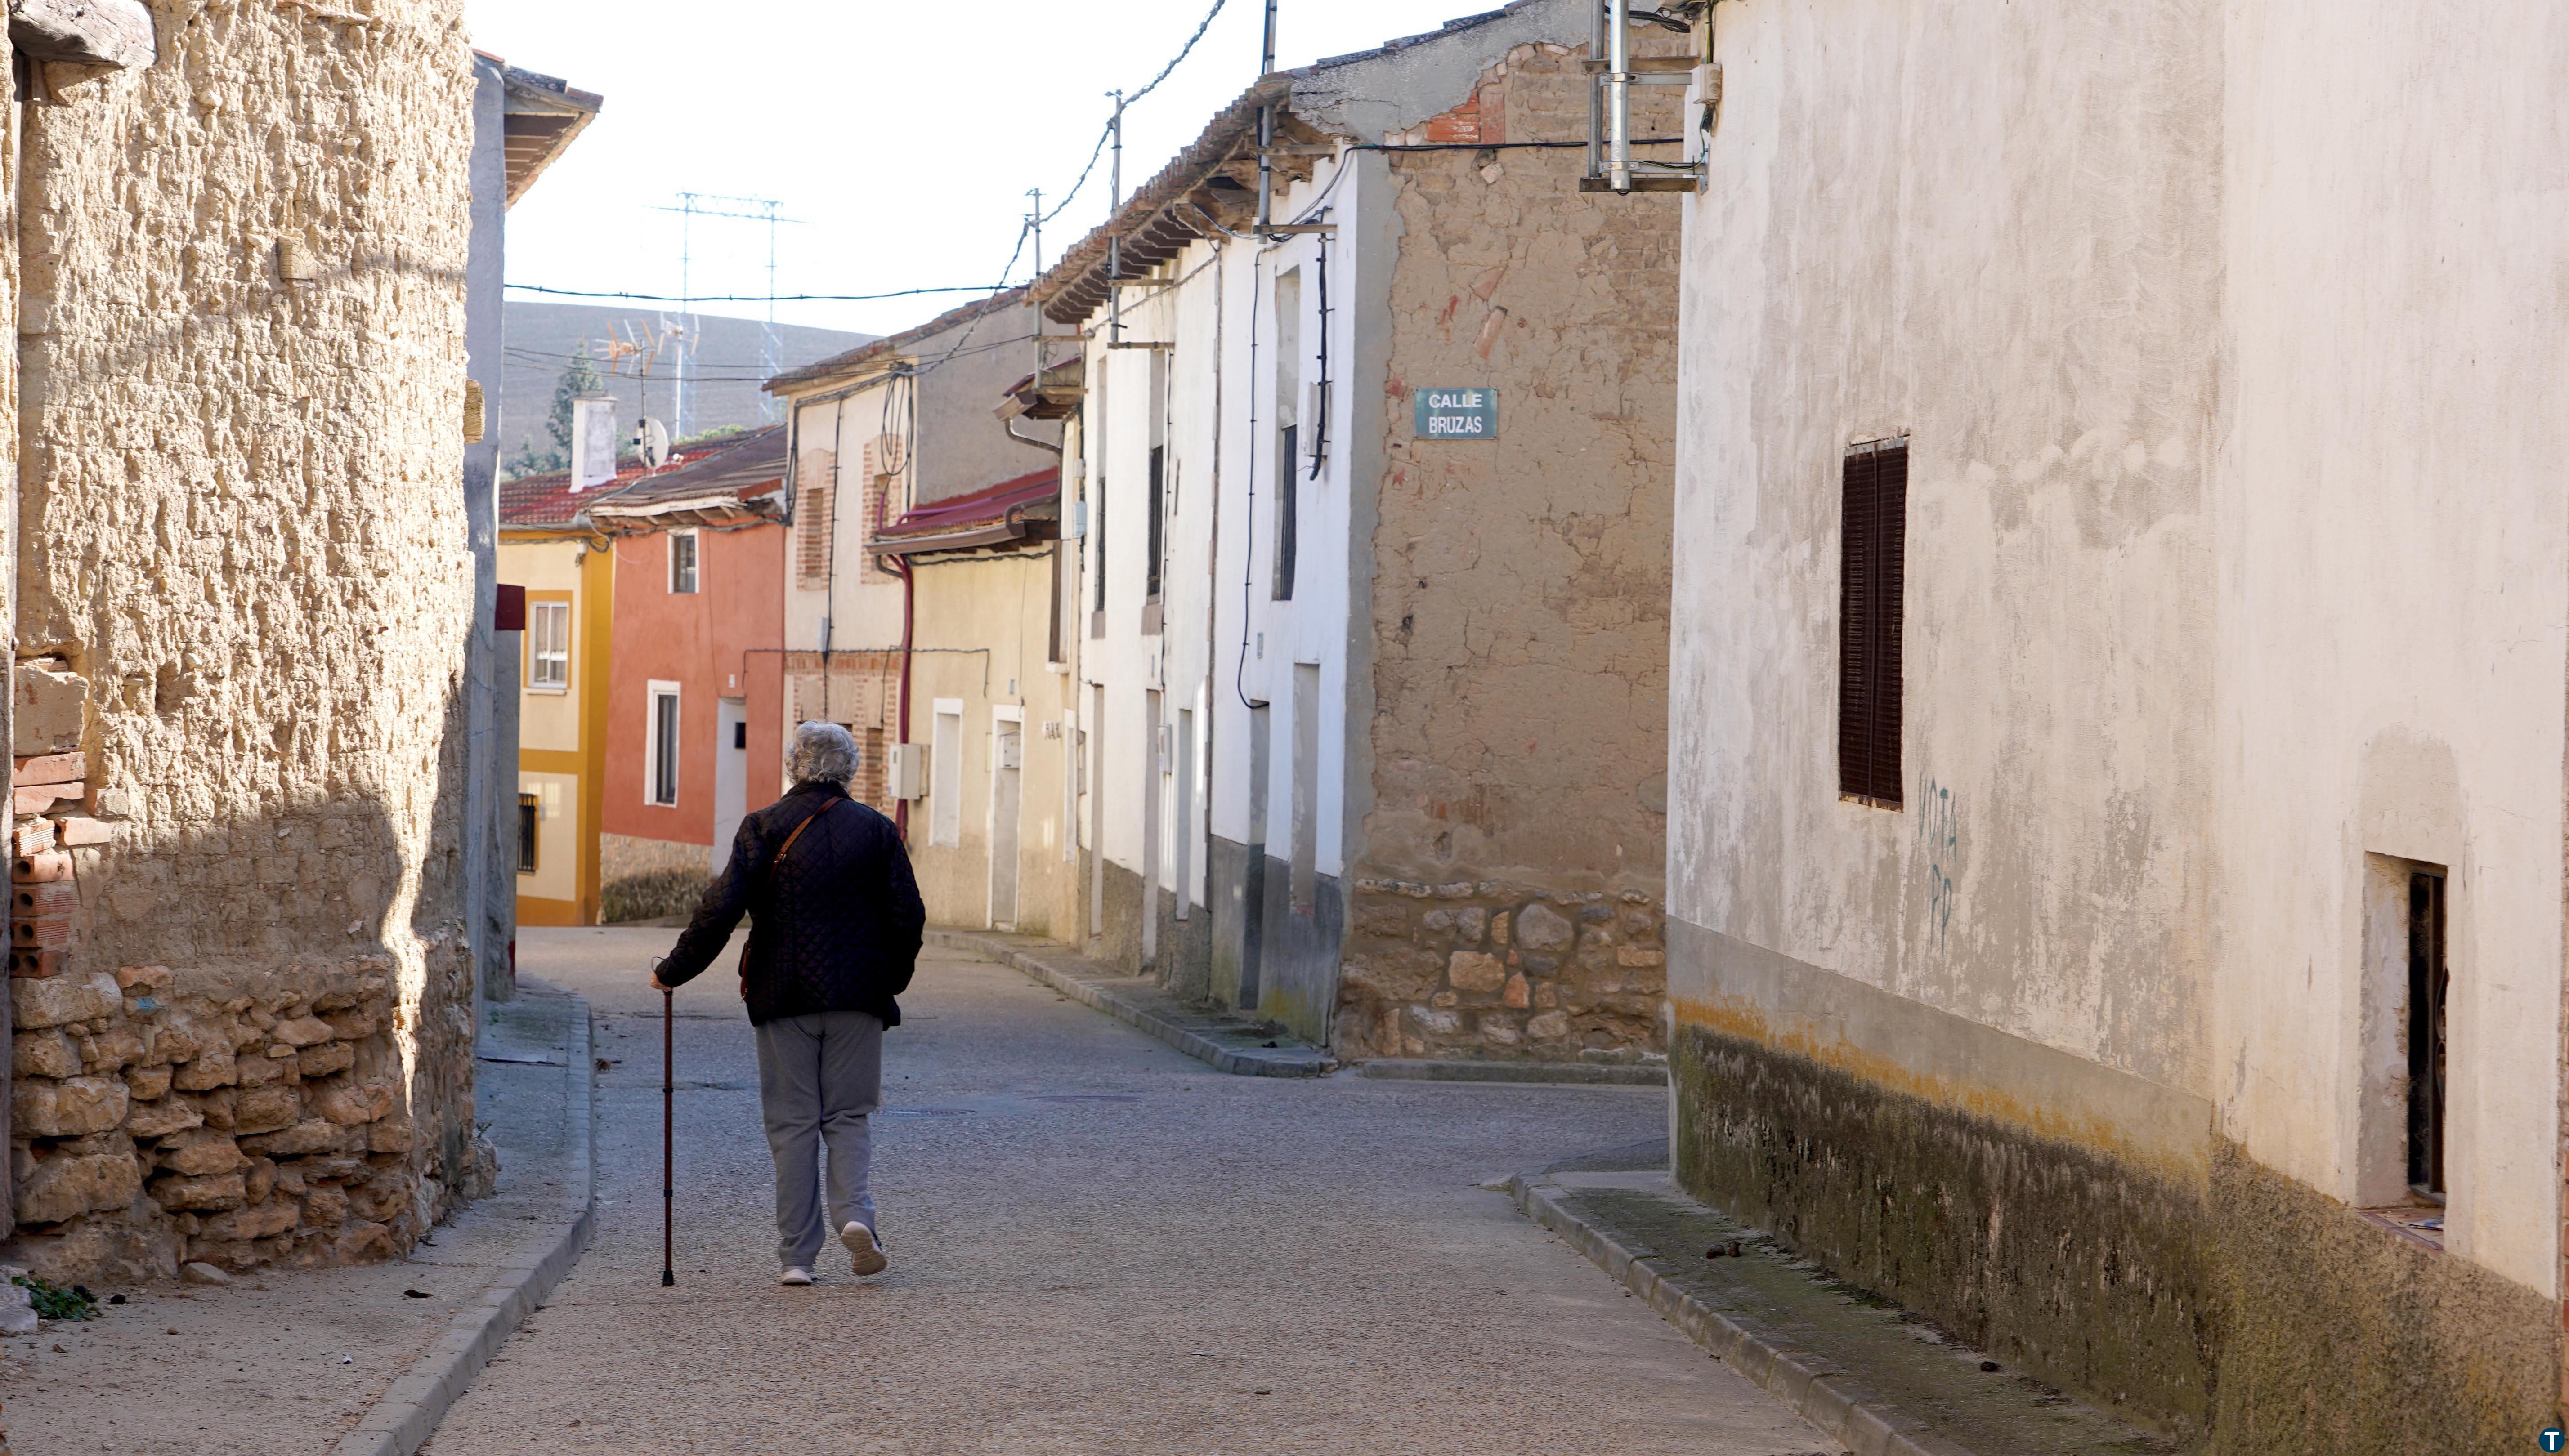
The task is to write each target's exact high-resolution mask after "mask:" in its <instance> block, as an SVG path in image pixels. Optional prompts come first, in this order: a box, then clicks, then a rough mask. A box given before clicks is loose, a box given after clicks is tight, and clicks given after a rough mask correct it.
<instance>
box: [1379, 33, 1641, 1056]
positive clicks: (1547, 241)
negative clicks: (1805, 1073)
mask: <svg viewBox="0 0 2569 1456" xmlns="http://www.w3.org/2000/svg"><path fill="white" fill-rule="evenodd" d="M1635 39H1636V41H1637V43H1638V44H1640V45H1641V46H1642V48H1643V49H1644V50H1645V51H1647V52H1650V53H1653V54H1659V53H1672V52H1676V51H1681V50H1682V48H1683V45H1684V42H1683V41H1682V40H1681V39H1680V38H1678V37H1675V36H1668V37H1665V38H1664V40H1663V41H1662V40H1658V39H1648V40H1646V39H1645V38H1644V37H1642V36H1641V35H1639V34H1638V33H1637V35H1636V37H1635ZM1582 54H1583V52H1582V51H1581V50H1579V49H1566V48H1563V47H1559V46H1537V45H1529V46H1520V47H1517V48H1516V49H1515V50H1514V51H1512V52H1511V53H1510V54H1509V55H1508V56H1507V58H1506V59H1505V60H1504V61H1503V62H1502V63H1500V64H1499V65H1496V66H1493V67H1491V68H1490V70H1489V71H1488V72H1487V73H1486V74H1484V75H1483V77H1482V78H1481V81H1480V84H1479V85H1478V86H1477V87H1475V89H1474V91H1473V94H1472V96H1471V97H1470V98H1469V99H1468V100H1467V101H1466V102H1464V103H1463V104H1461V105H1460V106H1457V107H1456V108H1455V109H1453V110H1451V111H1448V112H1446V113H1444V114H1442V115H1440V116H1438V117H1435V118H1433V119H1431V120H1430V121H1428V122H1427V123H1425V124H1423V125H1422V126H1420V127H1418V128H1415V129H1413V130H1412V131H1411V132H1410V133H1408V134H1406V135H1404V136H1403V137H1401V138H1398V139H1394V140H1399V141H1407V142H1446V141H1460V142H1481V143H1485V144H1486V143H1493V142H1497V141H1501V140H1507V141H1515V142H1526V141H1569V140H1577V139H1580V138H1583V137H1585V136H1586V135H1587V78H1586V76H1585V75H1584V74H1583V73H1582V72H1581V71H1580V69H1579V63H1580V59H1581V56H1582ZM1681 95H1682V93H1681V92H1680V91H1679V90H1678V89H1677V88H1673V87H1666V88H1645V89H1643V90H1641V91H1640V92H1639V93H1637V95H1636V98H1635V108H1634V127H1635V132H1636V134H1637V135H1640V136H1673V135H1675V134H1676V133H1677V131H1678V130H1679V127H1680V123H1679V119H1678V116H1677V112H1678V109H1679V99H1680V97H1681ZM1502 118H1504V127H1502V125H1501V121H1502ZM1648 155H1650V156H1653V157H1657V156H1665V157H1667V158H1669V159H1670V160H1674V159H1675V158H1676V157H1677V156H1678V155H1679V154H1678V153H1677V150H1676V149H1674V148H1666V149H1658V150H1654V151H1652V152H1651V153H1649V154H1648ZM1584 161H1585V159H1584V156H1583V154H1582V153H1581V152H1580V151H1578V150H1576V149H1560V150H1531V149H1529V150H1519V151H1492V152H1427V153H1412V154H1405V155H1394V156H1393V157H1392V158H1391V160H1390V171H1391V177H1392V185H1393V189H1394V194H1395V198H1396V201H1397V205H1398V207H1399V211H1400V221H1401V229H1402V242H1401V248H1402V251H1401V257H1400V263H1399V266H1398V269H1397V271H1396V273H1395V275H1394V278H1393V281H1392V291H1391V311H1392V316H1393V334H1392V358H1391V373H1390V377H1389V378H1388V379H1386V380H1384V381H1382V384H1381V387H1382V388H1383V389H1384V390H1385V391H1386V392H1387V394H1388V395H1389V401H1388V402H1389V405H1390V409H1389V410H1388V412H1387V415H1386V419H1387V439H1386V441H1385V445H1386V450H1387V457H1388V459H1387V466H1386V472H1385V477H1384V479H1383V480H1382V482H1381V487H1380V491H1379V493H1378V501H1379V505H1380V512H1381V514H1380V524H1379V527H1378V528H1377V530H1376V532H1375V536H1374V541H1375V560H1374V581H1373V601H1372V616H1373V624H1374V637H1373V656H1374V663H1373V686H1374V696H1375V708H1376V710H1375V715H1374V719H1373V723H1372V735H1373V744H1372V750H1373V760H1374V768H1373V787H1374V803H1373V805H1372V807H1371V809H1370V810H1369V811H1368V813H1367V815H1366V817H1365V823H1364V835H1363V844H1364V846H1365V850H1364V858H1363V860H1362V861H1361V862H1360V863H1359V864H1358V865H1357V866H1355V867H1354V869H1353V874H1352V876H1351V881H1350V884H1351V900H1350V905H1349V907H1348V920H1349V930H1348V938H1347V954H1346V959H1345V964H1344V970H1343V973H1342V975H1341V977H1340V996H1339V1013H1338V1025H1337V1034H1338V1038H1339V1043H1340V1045H1341V1046H1342V1047H1343V1048H1344V1049H1345V1051H1346V1052H1347V1054H1348V1055H1350V1056H1358V1057H1361V1056H1492V1057H1541V1058H1547V1059H1559V1058H1564V1057H1572V1056H1581V1057H1587V1058H1590V1059H1601V1058H1603V1059H1631V1058H1640V1057H1650V1056H1656V1055H1658V1054H1660V1053H1662V1052H1663V1051H1664V1050H1665V1048H1664V1045H1663V1041H1662V1032H1661V1030H1660V1026H1659V1019H1658V1005H1659V1002H1660V999H1661V997H1662V995H1663V994H1664V991H1665V985H1666V981H1665V969H1664V964H1663V958H1662V954H1661V951H1660V948H1659V924H1660V898H1661V895H1662V890H1663V885H1664V876H1663V856H1664V847H1665V838H1666V820H1665V812H1666V804H1665V799H1666V790H1665V777H1664V769H1665V764H1666V761H1667V755H1666V715H1667V660H1668V591H1669V557H1668V549H1667V543H1668V532H1669V529H1670V519H1671V512H1672V502H1673V491H1674V480H1675V446H1674V431H1675V422H1674V417H1675V408H1676V318H1677V268H1676V262H1677V247H1678V236H1677V221H1678V207H1679V201H1678V199H1677V198H1676V197H1673V196H1667V195H1642V196H1630V197H1615V196H1611V195H1604V194H1597V193H1582V192H1580V191H1579V190H1578V181H1577V180H1578V177H1579V173H1580V171H1581V169H1582V167H1583V166H1584ZM1461 384H1477V385H1490V386H1495V387H1496V388H1497V390H1498V393H1499V435H1498V439H1497V441H1496V442H1495V443H1490V444H1481V443H1472V444H1464V443H1453V442H1442V441H1439V442H1422V441H1417V440H1414V439H1413V438H1412V428H1411V427H1412V415H1411V408H1410V401H1409V392H1410V390H1411V389H1412V388H1413V387H1425V386H1431V385H1461ZM1529 930H1531V934H1529V933H1528V931H1529Z"/></svg>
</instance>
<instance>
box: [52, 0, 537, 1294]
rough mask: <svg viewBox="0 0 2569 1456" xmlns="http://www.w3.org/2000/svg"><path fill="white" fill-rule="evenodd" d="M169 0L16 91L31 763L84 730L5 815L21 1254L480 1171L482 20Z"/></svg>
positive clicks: (238, 1248) (330, 1206)
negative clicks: (466, 681) (475, 362)
mask: <svg viewBox="0 0 2569 1456" xmlns="http://www.w3.org/2000/svg"><path fill="white" fill-rule="evenodd" d="M154 10H155V13H156V16H157V19H158V22H159V25H160V28H161V60H160V62H159V64H158V65H156V66H154V67H152V68H150V69H149V70H145V71H140V72H135V73H127V74H121V75H114V76H110V77H106V78H102V79H96V80H90V81H87V82H83V83H81V84H78V85H70V86H66V87H65V88H64V89H63V90H62V91H61V94H60V95H59V97H58V99H57V101H56V102H55V103H53V104H39V105H36V106H33V107H30V108H27V109H26V110H25V111H24V112H23V114H22V115H23V119H24V126H25V129H26V151H25V157H26V177H25V188H24V193H23V195H24V198H25V215H24V217H23V223H22V227H21V231H20V238H21V242H22V246H23V248H24V250H25V251H24V258H23V265H24V280H25V315H24V317H23V319H22V328H21V331H20V347H21V361H22V364H23V367H24V370H25V386H26V387H25V391H24V395H23V401H24V403H23V409H22V413H21V421H22V424H23V427H24V429H25V431H26V432H27V434H26V439H25V441H24V450H23V452H22V455H21V459H22V460H23V462H24V467H23V468H24V476H23V479H22V484H21V490H22V508H21V511H20V516H19V521H18V526H19V529H20V531H21V533H22V538H21V541H20V546H19V552H18V558H19V564H20V568H21V571H22V572H23V578H22V583H21V586H20V590H19V602H18V621H17V629H18V635H19V639H20V648H19V652H20V657H21V661H22V664H26V663H28V662H29V659H45V660H46V662H47V663H48V664H50V665H46V666H41V667H40V666H36V665H22V666H21V667H20V669H19V673H18V681H19V684H20V686H21V692H20V693H19V698H18V708H17V715H18V721H17V725H16V744H15V747H16V749H17V751H18V753H19V754H20V755H21V756H22V757H35V756H51V755H53V754H54V753H55V752H56V751H58V750H68V751H71V752H72V753H74V754H76V755H77V757H76V758H73V759H69V760H57V762H58V763H60V764H64V765H68V773H69V778H68V781H67V782H66V783H65V784H64V785H63V792H64V793H66V794H68V796H69V797H68V798H65V799H61V800H59V801H56V795H55V793H54V792H52V791H46V792H42V793H38V794H35V795H33V796H30V795H27V794H22V795H20V796H19V798H18V802H17V804H16V806H15V807H16V809H17V810H18V811H19V814H18V826H17V831H16V837H17V842H16V843H15V844H14V845H13V850H15V851H16V852H17V860H16V863H17V866H18V878H19V879H20V881H21V882H22V883H21V884H20V885H19V886H18V889H19V891H20V892H21V895H22V900H21V906H20V908H21V910H24V911H26V915H25V917H24V918H23V919H22V922H21V923H20V925H18V926H16V927H13V928H15V929H16V931H17V935H16V938H17V939H19V940H20V941H22V942H23V941H26V940H29V939H36V940H41V941H46V942H50V943H51V944H52V947H53V948H54V949H55V950H56V951H57V952H58V953H56V954H54V955H51V956H45V955H37V956H33V957H28V956H22V957H21V958H20V961H19V964H18V965H17V967H16V968H17V969H19V970H20V971H21V972H22V974H21V975H20V976H18V977H17V978H15V979H14V980H13V991H14V995H13V998H12V1000H13V1005H14V1009H15V1013H16V1017H17V1032H16V1036H15V1039H14V1051H15V1055H16V1059H17V1060H16V1075H15V1085H14V1088H13V1094H14V1095H13V1107H14V1111H15V1114H16V1128H15V1138H14V1145H13V1148H12V1157H13V1163H14V1167H15V1172H16V1209H15V1212H16V1214H17V1217H18V1220H19V1229H18V1236H17V1245H16V1252H15V1254H14V1255H13V1256H12V1257H13V1258H15V1259H17V1260H18V1262H21V1263H24V1264H28V1265H30V1266H32V1267H34V1268H35V1269H37V1270H39V1271H41V1272H45V1273H49V1274H57V1275H71V1276H91V1277H98V1276H116V1277H129V1278H131V1277H145V1276H151V1275H155V1274H159V1275H167V1274H171V1273H172V1272H173V1271H174V1270H175V1268H176V1266H177V1264H178V1263H179V1262H180V1261H182V1260H187V1259H205V1260H211V1261H213V1262H216V1263H219V1264H225V1265H230V1266H234V1267H240V1266H247V1265H255V1264H262V1263H270V1262H276V1261H296V1262H335V1261H345V1260H353V1259H371V1258H381V1257H387V1256H391V1255H394V1254H398V1253H400V1252H402V1251H404V1250H407V1249H408V1248H409V1247H410V1246H411V1245H412V1243H413V1242H415V1241H416V1240H417V1239H418V1238H419V1236H420V1235H421V1233H422V1232H423V1231H424V1230H425V1229H426V1228H427V1227H428V1225H429V1224H430V1223H431V1222H432V1221H433V1220H435V1219H438V1218H440V1217H442V1216H443V1215H444V1214H445V1213H446V1212H447V1211H448V1210H449V1209H450V1208H451V1207H452V1206H453V1204H454V1203H455V1201H456V1200H457V1198H458V1197H459V1196H461V1195H462V1194H463V1193H464V1192H466V1191H467V1190H469V1189H470V1188H472V1187H474V1186H476V1185H478V1184H480V1183H482V1182H484V1181H485V1180H486V1179H487V1176H488V1173H489V1171H490V1169H489V1160H488V1157H487V1151H482V1152H477V1151H476V1149H475V1147H474V1145H473V1143H472V1136H471V1129H472V1109H473V1103H472V1061H471V1052H472V1048H471V1040H472V1004H473V1002H472V984H471V972H472V965H471V961H470V958H469V955H468V951H467V944H466V939H465V927H464V925H463V923H462V893H461V892H462V887H461V884H460V876H461V866H460V865H459V863H458V853H457V845H458V841H459V833H458V831H459V828H460V824H461V817H462V809H463V792H464V786H463V782H462V777H463V771H464V763H463V759H462V746H463V735H462V733H461V732H460V731H458V730H459V728H460V726H461V717H460V714H461V707H460V703H461V687H462V674H463V668H464V661H465V635H466V630H467V625H468V623H469V622H470V620H471V616H470V613H471V610H472V582H473V572H472V560H471V557H470V554H469V552H468V550H467V547H466V540H465V520H464V509H463V502H462V500H461V496H460V492H459V490H458V488H457V482H458V480H459V479H460V472H461V470H462V449H463V441H462V422H463V385H464V372H465V369H464V267H465V260H466V251H467V236H468V217H467V205H468V192H469V187H468V177H467V170H468V164H469V158H470V143H471V125H472V101H473V82H472V78H471V75H470V73H469V69H468V66H467V54H468V53H467V50H466V45H465V37H464V34H463V32H462V29H461V13H462V6H461V5H460V3H457V0H382V3H379V4H376V5H374V6H372V7H371V11H372V18H371V20H368V21H364V22H359V21H354V20H336V19H328V18H325V17H323V16H321V15H319V14H317V13H315V12H313V11H311V10H309V9H289V8H280V7H272V6H229V5H195V4H180V3H174V0H165V3H159V4H156V5H155V6H154ZM56 79H57V80H68V79H69V78H62V77H57V78H56ZM35 772H36V773H39V774H41V773H43V772H45V771H44V770H42V769H37V770H35ZM54 772H64V770H63V769H59V768H58V769H56V770H54ZM47 814H50V815H51V817H50V818H47V817H44V816H45V815H47ZM64 841H67V842H68V843H67V844H64V843H62V842H64ZM65 877H68V878H65ZM66 885H68V886H70V887H73V888H74V890H75V894H73V895H71V896H68V897H66V896H64V895H63V894H62V893H61V891H60V890H59V889H57V888H56V887H61V886H66ZM39 893H41V894H42V896H43V900H42V902H41V903H37V901H38V895H39Z"/></svg>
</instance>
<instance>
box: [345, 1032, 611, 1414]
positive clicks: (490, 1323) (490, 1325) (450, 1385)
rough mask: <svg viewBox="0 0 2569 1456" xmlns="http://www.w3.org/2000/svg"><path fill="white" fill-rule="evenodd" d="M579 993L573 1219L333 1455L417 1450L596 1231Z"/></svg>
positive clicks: (517, 1265) (486, 1296)
mask: <svg viewBox="0 0 2569 1456" xmlns="http://www.w3.org/2000/svg"><path fill="white" fill-rule="evenodd" d="M570 1000H571V1015H570V1040H569V1055H568V1056H567V1057H565V1058H564V1060H565V1062H566V1063H567V1065H566V1066H565V1067H564V1069H563V1071H564V1075H565V1076H566V1077H567V1078H568V1079H569V1082H570V1089H569V1090H570V1094H571V1095H570V1096H569V1097H568V1098H567V1099H566V1100H567V1101H568V1103H569V1112H570V1146H571V1154H570V1177H569V1180H568V1182H569V1189H568V1193H567V1197H566V1198H565V1200H564V1202H565V1204H566V1205H567V1208H566V1210H565V1212H566V1213H567V1214H568V1215H569V1217H568V1219H567V1220H566V1221H565V1222H564V1223H563V1224H561V1226H560V1227H559V1228H557V1229H556V1230H554V1231H553V1235H552V1237H551V1238H550V1239H549V1240H547V1241H546V1242H545V1245H544V1247H542V1248H540V1249H535V1250H530V1251H528V1252H527V1253H524V1254H521V1255H518V1256H516V1257H515V1258H513V1259H510V1260H509V1261H508V1262H507V1263H506V1264H505V1265H504V1266H503V1267H504V1268H505V1269H507V1271H508V1273H507V1274H505V1275H503V1276H502V1278H501V1279H500V1281H499V1282H498V1283H495V1284H493V1285H491V1287H489V1288H488V1289H485V1290H483V1292H482V1297H481V1300H480V1301H479V1302H478V1303H477V1304H475V1305H474V1306H473V1307H471V1308H467V1309H463V1310H460V1311H458V1312H457V1313H456V1315H455V1318H454V1319H453V1320H451V1321H450V1322H449V1323H448V1324H447V1327H446V1333H445V1334H443V1335H441V1336H439V1337H438V1340H437V1342H436V1343H435V1344H433V1345H430V1346H429V1347H428V1351H427V1353H425V1354H423V1355H421V1356H420V1357H419V1359H418V1360H417V1361H416V1362H414V1363H413V1364H412V1365H411V1367H410V1372H409V1373H408V1374H406V1375H404V1376H402V1377H401V1378H400V1379H398V1380H395V1381H394V1382H393V1383H392V1385H391V1387H390V1388H389V1389H387V1390H385V1391H384V1393H383V1396H382V1398H381V1399H379V1400H377V1401H376V1402H375V1404H374V1407H373V1408H372V1409H370V1410H368V1411H367V1412H366V1415H365V1418H364V1419H363V1420H361V1421H359V1422H358V1423H357V1428H356V1429H355V1430H353V1431H351V1432H349V1433H348V1434H347V1435H346V1436H345V1437H343V1438H342V1439H341V1440H340V1442H339V1444H338V1446H337V1447H336V1448H335V1449H334V1450H333V1452H332V1456H415V1453H416V1452H417V1451H418V1450H419V1448H420V1447H421V1446H422V1445H424V1444H426V1443H427V1441H428V1438H429V1435H430V1433H431V1432H433V1431H435V1430H436V1429H437V1423H438V1422H439V1421H441V1420H443V1419H445V1417H446V1412H447V1410H448V1409H449V1408H450V1407H452V1406H453V1405H454V1404H455V1402H456V1401H457V1400H458V1399H460V1398H461V1397H462V1396H463V1394H464V1392H465V1389H466V1388H467V1387H468V1386H470V1385H471V1384H472V1383H473V1377H474V1376H476V1375H478V1374H480V1373H481V1372H482V1367H483V1366H484V1365H486V1364H488V1363H489V1362H490V1359H491V1356H492V1355H494V1354H496V1353H498V1352H499V1349H500V1345H501V1343H502V1342H503V1341H505V1340H507V1339H508V1337H509V1336H510V1335H511V1334H512V1333H514V1332H515V1331H516V1330H517V1327H518V1326H519V1324H520V1323H522V1322H524V1321H525V1319H526V1317H527V1316H528V1315H530V1314H532V1313H534V1312H535V1311H536V1308H537V1306H539V1305H541V1304H542V1303H544V1301H545V1297H546V1296H547V1295H548V1294H550V1293H551V1292H552V1290H553V1285H555V1284H557V1283H559V1282H561V1276H562V1275H563V1274H568V1273H570V1268H571V1266H572V1265H575V1264H577V1263H579V1256H580V1254H581V1252H582V1251H583V1250H585V1249H587V1248H588V1240H589V1236H590V1234H591V1233H593V1232H594V1231H595V1228H596V1222H597V1200H596V1195H595V1185H596V1180H595V1173H596V1145H595V1143H594V1141H593V1139H592V1137H591V1133H592V1131H593V1129H592V1123H593V1121H594V1107H593V1104H594V1102H595V1099H596V1096H597V1064H596V1062H595V1061H594V1060H592V1057H593V1055H594V1053H593V1052H592V1051H591V1050H590V1040H589V1020H588V1001H587V998H585V997H583V996H577V995H574V996H572V997H571V998H570Z"/></svg>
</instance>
